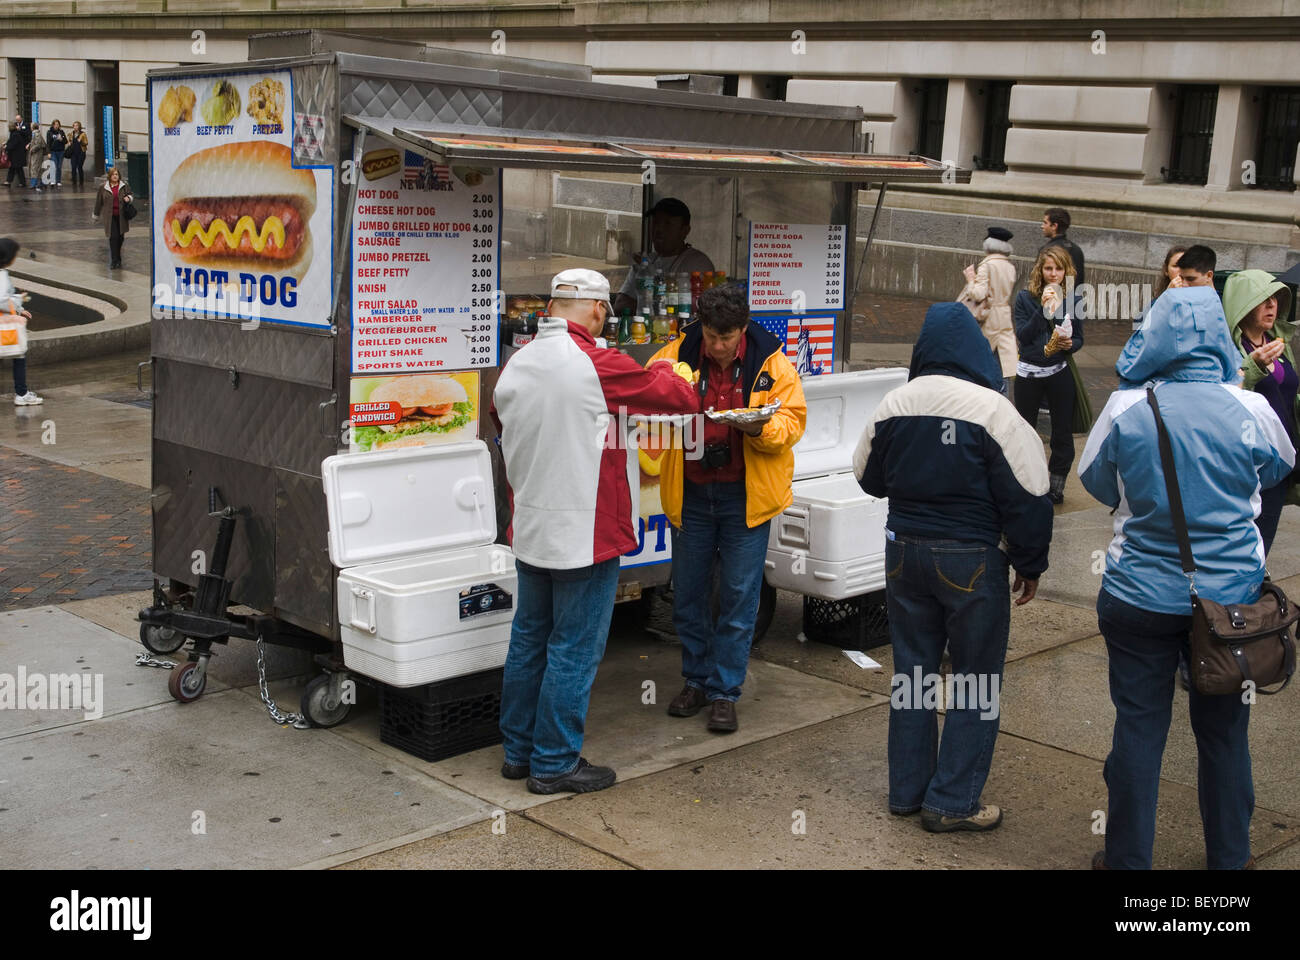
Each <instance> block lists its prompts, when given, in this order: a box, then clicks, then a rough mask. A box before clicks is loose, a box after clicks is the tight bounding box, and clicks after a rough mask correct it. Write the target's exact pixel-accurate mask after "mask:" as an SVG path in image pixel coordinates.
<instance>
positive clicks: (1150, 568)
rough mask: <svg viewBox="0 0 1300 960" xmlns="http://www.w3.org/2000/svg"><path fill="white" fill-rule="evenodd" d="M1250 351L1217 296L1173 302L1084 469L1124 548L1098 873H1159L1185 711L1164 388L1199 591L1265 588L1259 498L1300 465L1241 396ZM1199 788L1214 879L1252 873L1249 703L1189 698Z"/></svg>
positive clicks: (1107, 588) (1271, 420) (1116, 582)
mask: <svg viewBox="0 0 1300 960" xmlns="http://www.w3.org/2000/svg"><path fill="white" fill-rule="evenodd" d="M1240 365H1241V355H1240V353H1238V351H1237V345H1236V344H1235V343H1233V341H1232V337H1231V336H1230V335H1229V333H1228V325H1227V323H1226V322H1225V320H1224V316H1223V305H1222V304H1221V303H1220V302H1219V297H1218V295H1217V294H1216V293H1215V292H1214V289H1213V288H1212V287H1208V286H1203V287H1182V288H1173V289H1169V290H1166V291H1165V292H1164V293H1163V294H1162V295H1161V296H1160V298H1159V299H1158V300H1156V302H1155V303H1154V304H1152V306H1151V309H1150V310H1149V311H1148V313H1147V316H1146V319H1145V320H1144V321H1143V323H1142V326H1141V328H1140V329H1139V330H1138V331H1137V332H1136V333H1134V334H1133V336H1132V337H1131V338H1130V339H1129V342H1128V344H1127V345H1126V346H1125V347H1124V350H1123V352H1122V353H1121V354H1120V357H1119V361H1118V362H1117V363H1116V364H1115V370H1116V372H1117V373H1118V374H1119V376H1120V389H1119V390H1117V391H1115V392H1114V393H1112V394H1111V396H1110V399H1109V400H1108V401H1107V403H1106V407H1105V409H1103V410H1102V412H1101V415H1100V416H1099V417H1098V418H1097V422H1096V424H1095V425H1094V426H1093V428H1092V432H1091V433H1090V434H1089V436H1088V442H1087V444H1086V446H1085V447H1084V450H1083V454H1082V456H1081V457H1080V460H1079V477H1080V478H1081V479H1082V480H1083V485H1084V487H1085V488H1086V489H1087V490H1088V492H1089V493H1091V494H1092V495H1093V496H1094V497H1096V498H1097V499H1098V500H1100V501H1101V502H1102V503H1104V504H1105V505H1106V506H1108V507H1111V508H1113V509H1114V531H1115V534H1114V539H1112V540H1111V542H1110V548H1109V550H1107V554H1106V570H1105V573H1104V575H1103V577H1102V582H1101V591H1100V593H1099V594H1098V596H1097V620H1098V623H1099V625H1100V627H1101V632H1102V636H1103V637H1104V638H1105V640H1106V651H1107V653H1108V655H1109V659H1110V696H1111V701H1112V702H1113V703H1114V704H1115V731H1114V735H1113V740H1112V745H1111V751H1110V755H1109V756H1108V757H1107V758H1106V765H1105V768H1104V771H1103V774H1104V776H1105V780H1106V786H1107V788H1108V790H1109V812H1108V814H1107V818H1106V847H1105V850H1102V851H1099V852H1098V853H1097V855H1096V856H1095V857H1094V858H1093V866H1094V867H1095V868H1098V869H1149V868H1150V867H1151V853H1152V847H1153V845H1154V843H1155V831H1156V797H1157V792H1158V790H1159V785H1160V762H1161V757H1162V755H1163V754H1164V748H1165V739H1166V737H1167V735H1168V733H1169V722H1170V718H1171V715H1172V712H1173V694H1174V667H1175V664H1176V663H1177V661H1178V655H1179V650H1180V649H1182V650H1183V651H1184V653H1185V652H1186V650H1187V648H1188V632H1189V629H1190V627H1191V622H1192V617H1191V613H1192V606H1191V598H1190V597H1191V595H1190V591H1189V582H1188V578H1187V577H1186V575H1184V573H1183V571H1182V566H1181V564H1180V562H1179V552H1178V543H1177V540H1176V539H1175V534H1174V525H1173V519H1172V516H1171V514H1170V511H1169V498H1168V495H1167V494H1166V492H1165V480H1164V472H1163V470H1162V468H1161V463H1160V449H1159V447H1158V445H1157V434H1156V423H1155V417H1154V413H1153V411H1152V410H1151V408H1150V406H1149V405H1148V403H1147V396H1146V390H1145V385H1147V384H1151V385H1152V386H1153V387H1154V390H1155V395H1156V399H1157V401H1158V402H1159V404H1160V413H1161V417H1162V418H1163V419H1164V421H1165V424H1166V426H1167V428H1168V430H1169V434H1170V439H1171V442H1172V445H1173V453H1174V464H1175V470H1176V473H1177V475H1178V486H1179V491H1180V493H1181V496H1182V500H1183V508H1184V512H1185V513H1186V515H1187V528H1188V536H1189V539H1190V541H1191V547H1192V555H1193V559H1194V561H1195V563H1196V574H1195V580H1196V591H1197V594H1198V595H1199V596H1201V597H1205V598H1208V599H1210V600H1214V601H1216V602H1218V603H1223V604H1228V603H1253V602H1255V601H1256V600H1258V599H1259V594H1260V584H1261V583H1262V582H1263V580H1264V542H1263V539H1262V537H1261V536H1260V532H1259V528H1258V527H1257V526H1256V525H1255V517H1256V515H1257V514H1258V513H1259V504H1260V493H1261V491H1262V490H1265V489H1268V488H1269V487H1271V486H1273V485H1274V484H1277V483H1279V482H1280V481H1281V480H1282V479H1283V478H1284V477H1286V475H1287V474H1288V473H1290V472H1291V467H1292V464H1293V462H1294V459H1295V450H1294V448H1293V447H1292V445H1291V441H1290V440H1289V439H1288V438H1287V434H1286V430H1285V429H1284V428H1283V426H1282V424H1281V422H1279V420H1278V418H1277V415H1276V414H1275V413H1274V412H1273V410H1272V409H1271V408H1270V407H1269V404H1268V401H1267V400H1266V399H1265V398H1264V397H1262V396H1260V395H1259V394H1256V393H1251V392H1248V391H1245V390H1242V389H1240V387H1238V386H1237V385H1236V384H1237V381H1238V380H1239V379H1240V372H1239V370H1238V367H1239V366H1240ZM1189 696H1190V701H1191V702H1190V712H1191V722H1192V731H1193V733H1194V734H1195V735H1196V747H1197V792H1198V796H1199V799H1200V807H1201V823H1202V826H1203V828H1204V832H1205V856H1206V864H1207V866H1208V867H1209V868H1210V869H1212V870H1216V869H1218V870H1236V869H1242V868H1244V867H1249V866H1252V865H1253V863H1254V861H1253V859H1252V857H1251V855H1250V818H1251V814H1252V812H1253V811H1254V809H1255V790H1254V785H1253V783H1252V782H1251V773H1250V749H1249V743H1248V741H1247V735H1246V727H1247V723H1248V722H1249V720H1250V707H1249V705H1248V704H1247V703H1245V702H1243V700H1245V699H1246V698H1245V697H1243V696H1238V695H1236V694H1233V695H1228V696H1207V695H1205V694H1201V693H1197V692H1196V690H1195V689H1193V690H1192V691H1191V692H1190V694H1189Z"/></svg>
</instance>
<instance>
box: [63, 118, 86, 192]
mask: <svg viewBox="0 0 1300 960" xmlns="http://www.w3.org/2000/svg"><path fill="white" fill-rule="evenodd" d="M89 146H90V138H89V137H87V136H86V132H85V131H84V130H82V129H81V121H80V120H74V121H72V131H71V133H70V134H69V135H68V152H67V157H68V172H69V173H70V174H71V175H72V185H73V186H74V187H78V186H81V187H84V186H85V185H86V171H85V163H86V148H87V147H89Z"/></svg>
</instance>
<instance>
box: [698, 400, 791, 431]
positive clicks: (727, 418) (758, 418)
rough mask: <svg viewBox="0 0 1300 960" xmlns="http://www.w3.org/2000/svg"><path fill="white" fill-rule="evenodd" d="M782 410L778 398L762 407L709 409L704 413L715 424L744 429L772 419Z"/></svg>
mask: <svg viewBox="0 0 1300 960" xmlns="http://www.w3.org/2000/svg"><path fill="white" fill-rule="evenodd" d="M780 408H781V400H780V399H779V398H778V399H776V400H773V401H772V402H771V403H765V404H763V405H762V406H761V407H745V408H743V409H741V410H714V409H713V408H712V407H709V409H707V410H705V411H704V415H705V416H706V417H708V418H709V419H710V420H712V421H713V422H714V423H726V424H729V425H731V426H735V427H743V426H748V425H749V424H751V423H762V422H763V421H764V420H768V419H770V418H771V416H772V414H774V413H776V411H777V410H779V409H780Z"/></svg>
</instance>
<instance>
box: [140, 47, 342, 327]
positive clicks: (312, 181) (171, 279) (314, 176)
mask: <svg viewBox="0 0 1300 960" xmlns="http://www.w3.org/2000/svg"><path fill="white" fill-rule="evenodd" d="M149 89H150V95H149V106H150V118H149V122H150V144H151V150H150V163H151V165H152V169H151V172H150V182H151V184H152V185H153V190H152V194H153V203H152V205H151V216H152V218H153V224H152V227H153V246H154V256H153V283H154V298H153V299H154V307H155V310H156V311H163V312H167V311H169V310H175V311H177V312H179V311H181V310H183V311H184V315H185V316H187V317H193V316H198V317H214V318H215V317H221V318H229V319H238V320H240V321H241V324H247V323H250V322H252V321H256V322H258V323H260V322H266V323H277V324H287V325H291V326H307V327H329V325H330V308H331V296H332V292H333V287H332V284H331V278H332V276H333V263H332V258H333V243H332V237H333V214H334V210H333V206H334V200H333V198H334V188H333V182H334V176H333V170H332V169H331V168H329V167H327V166H326V167H303V166H295V165H294V163H293V152H292V144H293V137H294V131H293V78H292V76H291V75H290V73H289V71H287V70H286V71H275V72H271V73H266V72H255V73H246V74H225V75H223V76H219V77H218V76H212V77H203V76H187V77H170V78H157V79H152V80H151V81H150V87H149Z"/></svg>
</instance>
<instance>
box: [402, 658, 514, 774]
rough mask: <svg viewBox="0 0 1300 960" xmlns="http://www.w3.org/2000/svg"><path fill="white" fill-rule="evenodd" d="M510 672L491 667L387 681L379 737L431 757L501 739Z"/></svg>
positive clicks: (420, 754) (410, 751)
mask: <svg viewBox="0 0 1300 960" xmlns="http://www.w3.org/2000/svg"><path fill="white" fill-rule="evenodd" d="M504 672H505V671H504V670H503V669H501V668H498V669H496V670H485V671H483V672H482V673H471V674H469V675H468V676H464V677H452V678H451V679H448V680H439V681H437V682H436V683H427V684H425V685H424V686H422V687H408V688H405V689H404V688H401V687H390V686H388V685H387V684H381V685H380V687H379V739H380V740H381V741H382V742H383V743H387V744H391V745H392V746H394V747H398V748H400V749H402V750H405V751H406V752H407V753H410V754H413V755H414V756H417V757H419V758H420V759H421V760H429V761H434V760H446V759H447V758H448V757H454V756H457V755H459V754H462V753H468V752H469V751H471V750H477V749H479V748H480V747H490V746H492V745H493V744H495V743H500V742H501V740H502V737H501V678H502V675H503V674H504Z"/></svg>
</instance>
